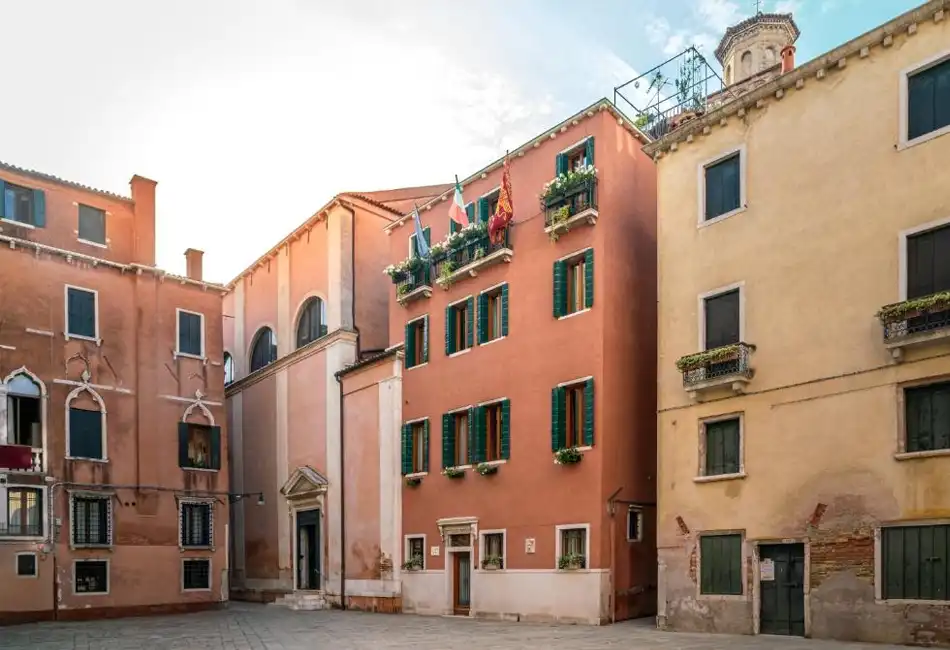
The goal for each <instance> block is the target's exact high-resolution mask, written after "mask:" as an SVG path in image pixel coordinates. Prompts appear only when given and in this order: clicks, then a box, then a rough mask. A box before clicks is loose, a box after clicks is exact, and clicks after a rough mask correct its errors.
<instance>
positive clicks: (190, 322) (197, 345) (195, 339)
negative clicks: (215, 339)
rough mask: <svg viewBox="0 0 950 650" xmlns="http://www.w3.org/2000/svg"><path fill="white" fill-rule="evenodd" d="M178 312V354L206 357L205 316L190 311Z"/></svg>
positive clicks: (180, 310) (181, 310)
mask: <svg viewBox="0 0 950 650" xmlns="http://www.w3.org/2000/svg"><path fill="white" fill-rule="evenodd" d="M177 311H178V354H190V355H192V356H195V357H203V356H204V316H202V315H201V314H195V313H193V312H190V311H185V310H183V309H179V310H177Z"/></svg>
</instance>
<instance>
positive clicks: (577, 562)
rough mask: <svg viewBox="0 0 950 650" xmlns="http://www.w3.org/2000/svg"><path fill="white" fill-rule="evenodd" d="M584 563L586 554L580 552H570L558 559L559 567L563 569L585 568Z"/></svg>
mask: <svg viewBox="0 0 950 650" xmlns="http://www.w3.org/2000/svg"><path fill="white" fill-rule="evenodd" d="M584 564H585V560H584V556H583V555H581V554H580V553H568V554H566V555H562V556H561V557H559V558H558V559H557V568H558V569H560V570H561V571H576V570H577V569H583V568H584Z"/></svg>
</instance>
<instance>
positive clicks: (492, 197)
mask: <svg viewBox="0 0 950 650" xmlns="http://www.w3.org/2000/svg"><path fill="white" fill-rule="evenodd" d="M486 198H487V200H488V218H489V219H491V216H492V215H493V214H495V210H497V209H498V200H499V199H500V198H501V190H497V191H495V192H492V193H491V194H489V195H488V196H487V197H486Z"/></svg>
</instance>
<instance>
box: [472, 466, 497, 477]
mask: <svg viewBox="0 0 950 650" xmlns="http://www.w3.org/2000/svg"><path fill="white" fill-rule="evenodd" d="M475 471H476V472H478V473H479V474H481V475H482V476H488V475H489V474H495V473H496V472H498V465H493V464H492V463H479V464H478V465H476V466H475Z"/></svg>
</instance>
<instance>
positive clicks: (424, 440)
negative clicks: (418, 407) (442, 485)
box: [422, 420, 429, 472]
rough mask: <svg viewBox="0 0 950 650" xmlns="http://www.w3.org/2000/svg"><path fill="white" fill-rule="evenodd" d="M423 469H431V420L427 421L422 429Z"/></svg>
mask: <svg viewBox="0 0 950 650" xmlns="http://www.w3.org/2000/svg"><path fill="white" fill-rule="evenodd" d="M422 454H423V455H422V471H423V472H428V471H429V420H426V421H425V424H424V425H423V429H422Z"/></svg>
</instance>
